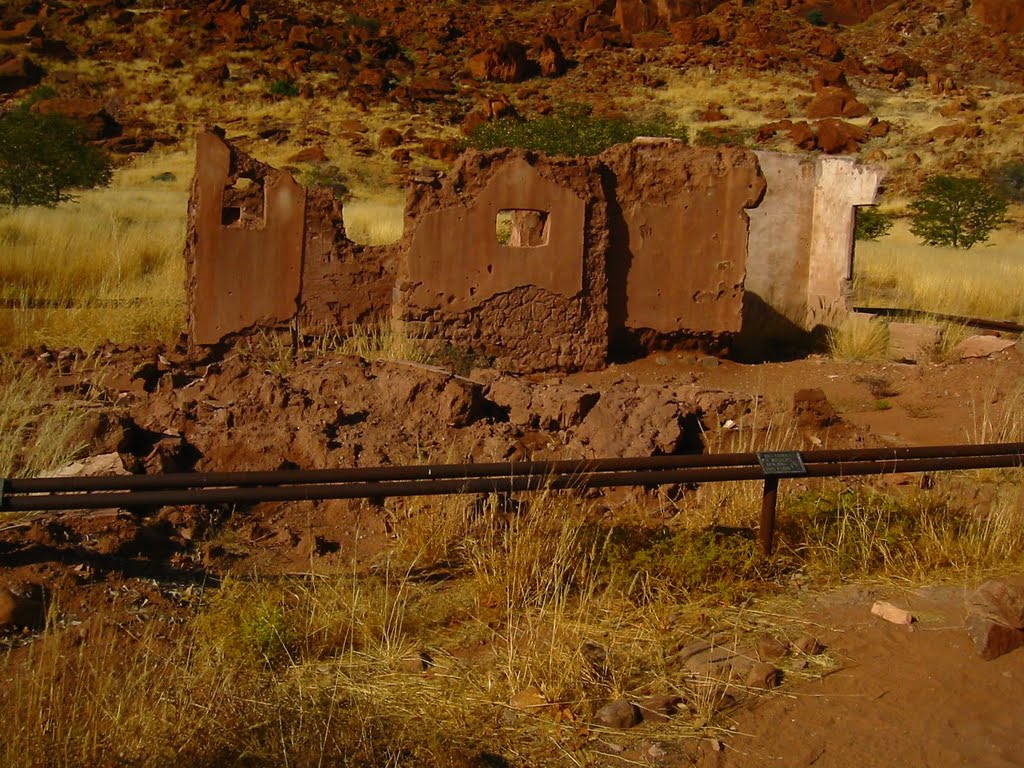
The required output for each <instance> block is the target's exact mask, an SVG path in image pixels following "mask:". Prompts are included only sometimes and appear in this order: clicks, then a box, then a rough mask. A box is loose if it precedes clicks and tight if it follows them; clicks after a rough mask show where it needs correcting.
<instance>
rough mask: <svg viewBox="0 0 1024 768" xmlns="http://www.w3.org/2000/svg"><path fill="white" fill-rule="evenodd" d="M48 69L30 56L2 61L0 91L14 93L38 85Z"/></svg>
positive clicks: (0, 65) (0, 66) (0, 64)
mask: <svg viewBox="0 0 1024 768" xmlns="http://www.w3.org/2000/svg"><path fill="white" fill-rule="evenodd" d="M45 74H46V71H45V70H44V69H43V68H42V67H40V66H39V65H38V64H36V63H35V62H34V61H32V59H30V58H29V57H28V56H14V57H12V58H9V59H7V60H6V61H0V93H14V92H15V91H20V90H21V89H22V88H29V87H31V86H33V85H38V84H39V81H41V80H42V79H43V75H45Z"/></svg>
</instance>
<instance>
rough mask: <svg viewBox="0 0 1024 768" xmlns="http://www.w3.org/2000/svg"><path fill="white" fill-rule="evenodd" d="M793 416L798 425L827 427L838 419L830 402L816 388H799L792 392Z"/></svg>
mask: <svg viewBox="0 0 1024 768" xmlns="http://www.w3.org/2000/svg"><path fill="white" fill-rule="evenodd" d="M793 416H794V417H795V418H796V423H797V426H798V427H829V426H832V425H833V424H837V423H838V422H839V420H840V419H839V414H838V413H836V409H835V408H833V407H832V403H830V402H829V401H828V398H827V397H825V393H824V392H823V391H822V390H820V389H818V388H812V389H800V390H797V391H796V392H795V393H794V394H793Z"/></svg>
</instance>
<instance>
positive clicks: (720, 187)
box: [598, 140, 765, 352]
mask: <svg viewBox="0 0 1024 768" xmlns="http://www.w3.org/2000/svg"><path fill="white" fill-rule="evenodd" d="M598 159H599V161H600V162H601V165H602V175H603V177H604V181H605V191H606V194H607V196H608V200H609V209H610V213H609V218H610V220H611V228H612V229H611V234H612V243H611V248H610V251H609V262H608V273H609V301H610V303H609V315H610V333H611V339H612V345H613V352H614V351H616V350H617V349H618V350H622V351H625V352H628V351H635V350H637V349H650V348H651V347H654V346H663V345H666V344H677V343H679V342H680V341H681V340H687V341H689V342H691V343H694V342H700V343H701V344H702V345H703V346H706V347H719V348H720V347H727V346H728V344H729V342H730V341H731V337H732V335H733V334H735V333H736V332H738V331H739V330H740V328H741V325H742V322H743V292H744V291H743V285H744V278H745V275H746V264H747V225H748V219H747V212H746V209H747V208H751V207H753V206H756V205H757V204H758V203H759V202H760V200H761V197H762V195H763V194H764V191H765V181H764V178H763V177H762V175H761V172H760V170H759V168H758V164H757V158H756V157H755V156H754V154H753V153H752V152H749V151H747V150H743V149H736V148H722V149H702V148H694V147H688V146H686V145H685V144H682V143H681V142H678V141H672V140H643V141H638V142H634V143H632V144H621V145H618V146H615V147H612V148H611V149H609V150H607V151H605V152H604V153H603V154H601V155H600V157H599V158H598Z"/></svg>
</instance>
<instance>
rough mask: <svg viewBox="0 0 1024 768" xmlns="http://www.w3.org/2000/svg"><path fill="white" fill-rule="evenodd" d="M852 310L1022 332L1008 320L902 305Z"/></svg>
mask: <svg viewBox="0 0 1024 768" xmlns="http://www.w3.org/2000/svg"><path fill="white" fill-rule="evenodd" d="M853 311H854V312H862V313H864V314H866V315H880V316H882V317H897V318H899V317H924V318H929V319H931V320H933V321H936V322H949V323H956V324H957V325H963V326H966V327H968V328H979V329H981V330H983V331H1003V332H1006V333H1024V325H1021V324H1020V323H1014V322H1011V321H1009V320H989V319H986V318H984V317H967V316H965V315H946V314H942V313H940V312H926V311H925V310H923V309H905V308H902V307H854V308H853Z"/></svg>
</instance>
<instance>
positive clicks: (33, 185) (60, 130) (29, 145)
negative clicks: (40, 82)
mask: <svg viewBox="0 0 1024 768" xmlns="http://www.w3.org/2000/svg"><path fill="white" fill-rule="evenodd" d="M30 104H31V102H30V101H27V102H25V103H24V104H22V105H20V106H18V107H15V108H14V109H12V110H10V111H9V112H6V113H4V114H3V115H0V205H9V206H10V207H12V208H18V207H19V206H23V205H42V206H46V207H53V206H55V205H57V204H58V203H61V202H64V201H65V200H72V199H74V198H73V196H72V195H71V194H69V192H68V190H70V189H89V188H91V187H101V186H106V185H107V184H108V183H109V182H110V177H111V167H110V159H109V158H108V157H107V155H106V154H105V153H104V152H103V151H101V150H100V149H98V148H96V147H94V146H92V145H90V144H88V143H87V142H86V140H85V138H84V137H83V135H82V129H81V127H80V126H79V125H78V124H77V123H75V122H73V121H71V120H68V119H67V118H65V117H63V116H61V115H40V114H36V113H34V112H31V111H30V110H29V106H30Z"/></svg>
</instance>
